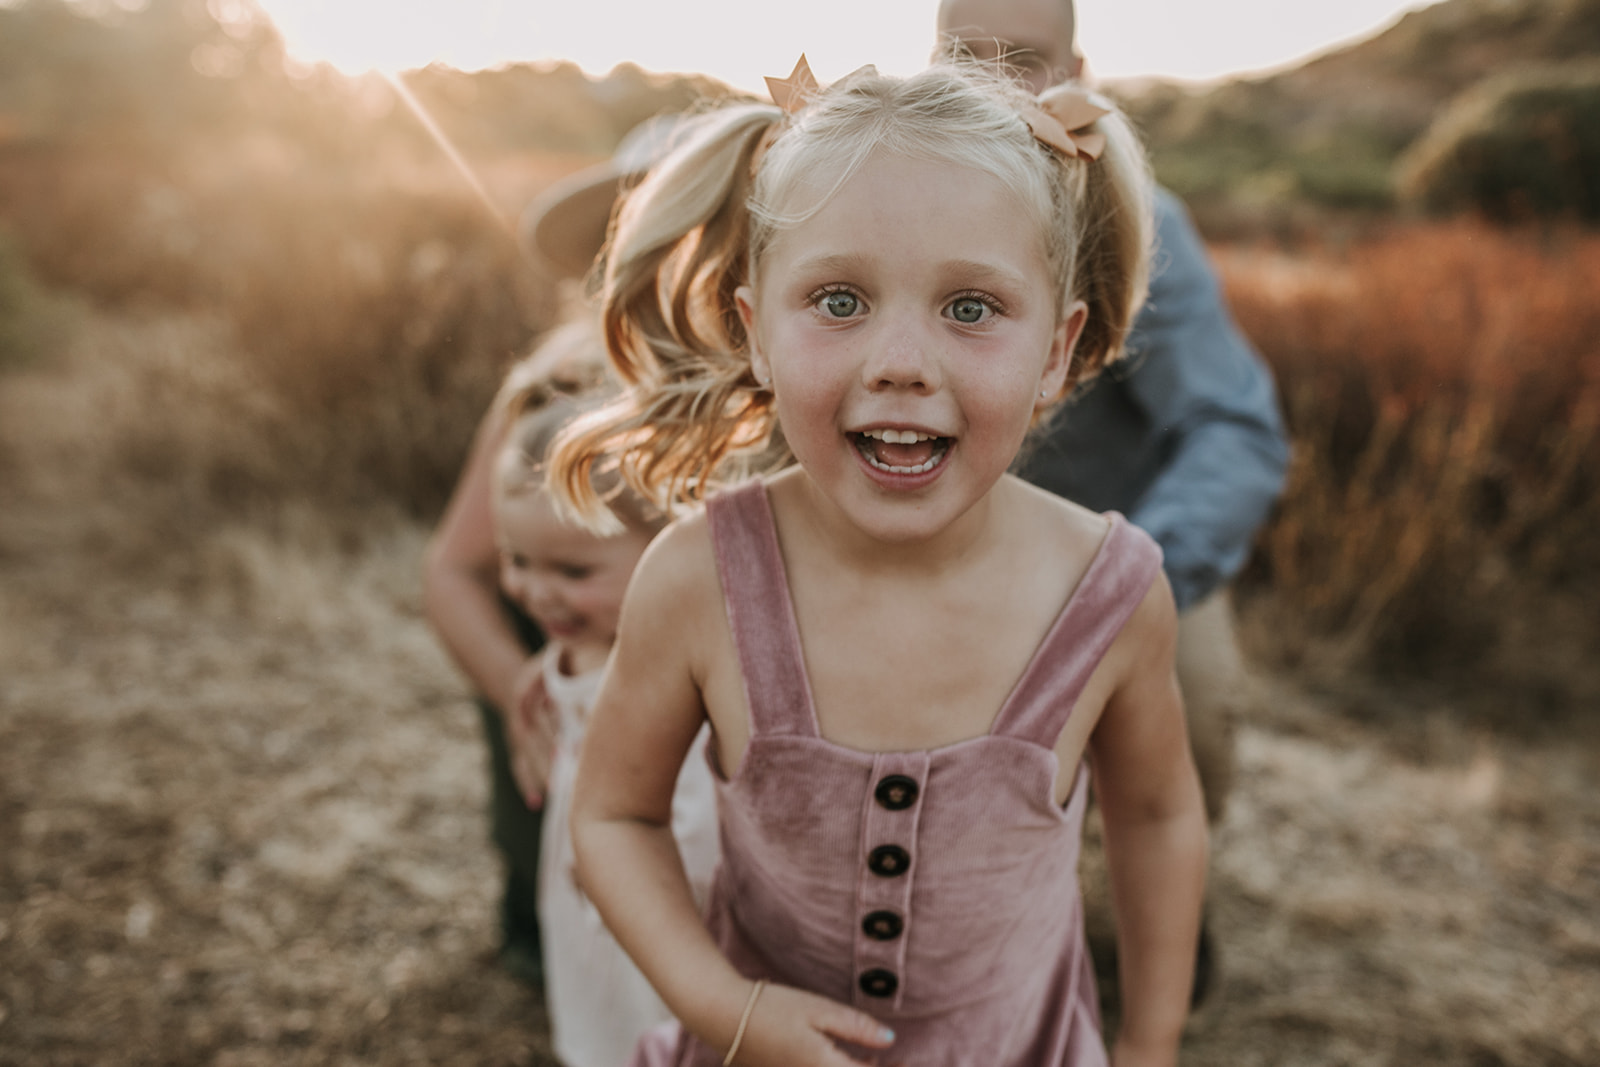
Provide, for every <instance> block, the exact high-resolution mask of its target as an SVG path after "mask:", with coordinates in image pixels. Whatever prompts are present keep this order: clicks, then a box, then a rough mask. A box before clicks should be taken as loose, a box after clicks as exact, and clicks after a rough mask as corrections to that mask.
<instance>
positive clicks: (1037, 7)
mask: <svg viewBox="0 0 1600 1067" xmlns="http://www.w3.org/2000/svg"><path fill="white" fill-rule="evenodd" d="M1076 33H1077V16H1076V13H1075V12H1074V10H1073V7H1072V0H941V2H940V4H939V38H940V41H941V42H943V43H957V44H959V45H960V46H961V47H962V48H963V49H965V50H966V51H968V52H970V53H972V54H973V55H974V56H976V57H977V58H979V59H982V60H995V59H1002V58H1003V59H1005V60H1006V62H1007V63H1009V64H1010V65H1011V67H1012V68H1013V69H1014V70H1015V71H1016V73H1017V77H1018V78H1019V79H1020V80H1021V81H1022V82H1024V83H1025V84H1026V85H1027V86H1028V88H1029V89H1031V90H1032V91H1033V92H1035V93H1038V92H1041V91H1043V90H1045V89H1048V88H1049V87H1050V86H1052V85H1056V84H1059V83H1060V82H1064V81H1068V80H1070V79H1072V78H1076V77H1077V76H1078V74H1079V73H1080V72H1081V70H1082V69H1083V60H1082V59H1081V58H1080V57H1079V56H1078V52H1077V48H1076V47H1075V44H1074V38H1075V36H1076Z"/></svg>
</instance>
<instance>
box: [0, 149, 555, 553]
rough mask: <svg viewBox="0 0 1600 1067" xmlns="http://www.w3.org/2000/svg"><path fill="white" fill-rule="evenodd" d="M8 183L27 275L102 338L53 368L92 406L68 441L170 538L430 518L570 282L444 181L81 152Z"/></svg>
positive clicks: (1, 188)
mask: <svg viewBox="0 0 1600 1067" xmlns="http://www.w3.org/2000/svg"><path fill="white" fill-rule="evenodd" d="M4 162H5V163H6V164H7V165H6V166H5V167H4V168H0V171H3V174H0V176H3V179H4V180H3V182H0V196H3V200H4V201H8V202H9V205H10V206H11V207H12V209H13V210H12V211H10V212H8V213H7V214H9V216H10V225H11V228H12V229H13V230H14V231H15V232H16V233H17V240H18V243H19V244H21V245H22V246H24V247H25V248H26V249H27V251H28V253H29V258H30V262H31V263H32V265H33V271H34V273H35V274H36V275H37V276H38V278H39V279H41V280H42V282H43V283H45V284H48V285H50V286H52V287H53V288H54V290H55V291H70V292H73V293H77V294H80V295H81V296H82V297H83V298H84V299H85V301H86V304H85V305H84V306H83V313H84V317H85V319H86V320H90V319H92V320H93V321H92V323H91V325H93V324H98V326H99V328H91V329H89V330H88V331H87V333H86V334H85V336H83V337H81V338H80V339H79V342H78V343H76V344H75V345H74V346H72V347H71V348H70V349H67V350H65V351H64V352H63V353H61V354H60V355H59V357H58V362H65V361H68V360H70V361H71V362H72V364H73V366H72V367H71V368H70V371H68V369H67V368H65V367H63V368H62V369H63V372H70V373H71V374H72V375H74V376H75V378H76V382H77V385H76V389H77V391H78V392H80V393H81V394H83V395H84V396H85V397H86V398H89V397H93V399H92V400H86V402H85V403H84V404H83V405H82V408H83V410H81V411H78V412H75V413H74V414H73V415H72V416H70V421H71V422H72V425H73V426H75V427H76V428H77V430H78V432H81V433H82V435H83V436H84V437H85V438H86V439H91V438H92V439H95V440H98V441H101V442H103V444H104V447H102V448H101V449H99V450H98V452H97V453H96V454H97V455H98V456H99V457H100V458H99V460H97V461H96V462H97V463H98V464H99V465H100V466H101V467H103V470H102V471H101V473H100V475H99V481H98V484H99V488H100V491H101V492H103V493H105V494H110V495H111V496H114V497H118V498H122V497H126V498H129V499H131V500H134V501H148V502H156V501H159V504H158V505H157V506H153V507H149V506H146V507H141V510H142V511H148V512H149V515H150V518H151V520H152V521H154V522H155V523H156V524H157V525H158V526H163V527H165V526H170V525H171V524H172V523H171V522H170V521H169V520H171V519H172V518H173V516H174V515H175V514H181V515H183V516H184V519H183V521H182V525H185V526H187V527H192V526H194V525H197V524H198V525H203V524H204V520H205V519H206V518H207V517H210V516H213V515H215V516H217V517H219V518H227V517H230V516H235V517H236V516H238V515H240V514H241V513H242V512H244V511H253V512H256V513H260V512H266V511H271V510H272V509H275V508H277V507H278V506H280V505H282V504H284V503H286V502H293V501H305V502H309V503H313V504H316V505H319V506H323V507H326V508H328V509H330V510H332V511H343V512H346V513H351V512H359V511H361V510H363V509H372V508H383V507H391V506H392V507H395V508H398V509H399V510H401V511H404V512H406V513H409V514H412V515H415V516H423V517H427V516H431V515H432V514H434V513H436V512H437V510H438V508H439V507H440V506H441V504H442V502H443V500H444V498H445V495H446V494H447V493H448V491H449V488H450V486H451V485H452V484H453V481H454V478H455V475H456V473H457V470H458V469H459V464H460V462H461V459H462V457H463V456H464V454H465V449H466V447H467V444H468V441H469V439H470V436H471V434H472V431H473V428H474V426H475V424H476V422H477V420H478V418H479V417H480V416H481V414H482V412H483V409H484V407H485V405H486V403H487V401H488V398H489V397H490V396H491V395H492V393H493V390H494V389H495V387H496V386H497V384H498V381H499V378H500V376H501V374H502V372H503V370H504V368H505V367H506V366H507V364H509V363H510V362H511V361H512V360H513V359H515V358H516V357H517V356H519V355H521V354H522V353H523V352H524V351H526V349H527V347H528V345H529V344H530V342H531V339H532V338H533V337H535V336H536V335H537V334H538V333H539V332H540V331H541V330H542V329H544V328H545V327H546V326H547V325H548V324H549V323H550V322H551V321H552V320H553V318H554V317H555V315H556V306H557V290H556V285H555V282H554V281H553V280H551V279H549V278H547V277H544V276H542V275H541V274H540V273H539V272H538V271H537V270H536V269H535V268H534V267H533V266H532V265H531V264H530V263H529V262H528V261H527V260H526V258H525V256H524V254H523V253H522V252H521V251H520V250H519V248H518V247H517V245H516V243H515V241H514V239H513V238H512V235H511V233H510V232H509V231H508V230H507V229H506V227H505V226H504V225H503V224H502V223H501V222H500V221H498V220H497V218H496V216H495V214H494V213H493V212H492V211H491V210H489V208H488V207H487V206H486V205H484V204H483V203H481V202H480V201H478V200H477V199H475V198H474V197H473V195H472V193H471V192H470V190H468V189H467V187H466V185H465V183H464V182H462V181H461V180H460V179H459V177H457V176H456V175H454V174H452V173H450V172H449V171H448V170H445V169H444V168H443V166H433V167H428V166H419V165H418V164H417V163H416V162H415V161H413V160H409V159H404V158H402V159H397V160H395V161H393V162H394V165H393V166H392V167H386V166H385V161H384V160H382V159H378V160H373V161H371V162H370V164H369V165H367V166H365V167H363V168H362V169H361V170H359V171H357V172H354V173H352V172H350V171H348V170H345V169H343V168H342V167H339V166H336V165H333V164H329V163H323V164H320V165H319V163H318V161H317V160H315V159H312V158H308V155H307V152H306V151H305V148H304V146H303V145H298V144H295V143H293V142H290V141H285V140H275V139H271V138H267V137H259V136H258V137H256V138H254V139H253V140H252V139H245V138H241V140H240V141H239V142H237V143H235V144H229V145H202V146H197V147H195V148H194V149H192V150H190V151H187V152H185V153H182V154H177V155H173V156H169V157H167V158H165V159H163V160H162V164H161V166H160V167H159V168H156V167H153V166H139V165H129V161H128V160H125V159H124V160H119V159H118V158H116V157H115V156H114V155H110V154H109V153H108V154H107V158H99V157H98V156H96V155H95V154H94V153H92V152H89V151H86V150H84V149H61V150H43V151H37V152H32V153H29V154H26V155H24V156H17V155H14V156H12V157H11V158H9V159H7V160H5V161H4ZM137 162H138V161H135V163H137ZM119 163H120V164H121V165H119ZM528 170H531V171H532V172H533V173H534V175H535V176H536V177H543V178H544V180H548V175H540V174H539V171H538V168H537V167H534V168H528ZM22 204H26V205H27V210H26V211H25V212H24V211H21V210H18V208H19V207H20V205H22ZM510 213H511V212H510V211H509V210H507V211H505V212H504V214H503V215H502V217H504V215H509V214H510ZM90 305H92V307H93V308H94V309H95V310H94V313H93V315H92V316H91V315H90V314H89V312H88V308H89V306H90ZM106 316H112V317H114V319H115V321H116V322H117V323H118V324H119V325H118V326H117V327H116V328H109V327H107V318H106ZM163 331H165V335H166V336H167V337H168V340H166V341H164V342H157V343H154V344H151V343H149V341H150V339H151V337H152V336H154V335H157V334H162V333H163ZM141 342H143V343H141ZM74 406H75V407H76V406H78V405H74ZM62 429H63V427H60V426H57V427H55V428H54V429H53V431H52V432H59V431H60V430H62Z"/></svg>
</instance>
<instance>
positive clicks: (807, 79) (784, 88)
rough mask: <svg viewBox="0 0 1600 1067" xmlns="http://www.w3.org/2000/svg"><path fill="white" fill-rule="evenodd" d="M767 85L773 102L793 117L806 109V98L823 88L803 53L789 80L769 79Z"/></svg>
mask: <svg viewBox="0 0 1600 1067" xmlns="http://www.w3.org/2000/svg"><path fill="white" fill-rule="evenodd" d="M766 83H767V92H769V93H771V94H772V102H773V103H774V104H777V105H778V106H779V107H780V108H782V109H783V110H784V111H786V112H788V113H789V114H791V115H793V114H794V113H795V112H796V111H799V110H800V109H801V108H802V107H805V105H806V97H808V96H810V95H811V94H813V93H815V92H816V91H817V90H818V89H819V88H821V86H819V85H818V84H817V77H816V75H815V74H812V73H811V64H809V63H807V62H806V57H805V53H803V52H802V53H801V54H800V61H799V62H798V63H796V64H795V65H794V70H793V71H791V72H790V74H789V76H788V77H787V78H767V79H766Z"/></svg>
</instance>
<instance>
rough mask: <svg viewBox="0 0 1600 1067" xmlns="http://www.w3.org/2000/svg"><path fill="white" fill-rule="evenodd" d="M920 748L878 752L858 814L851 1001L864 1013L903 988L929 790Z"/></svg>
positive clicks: (894, 1000) (892, 1003)
mask: <svg viewBox="0 0 1600 1067" xmlns="http://www.w3.org/2000/svg"><path fill="white" fill-rule="evenodd" d="M927 782H928V756H927V754H926V753H905V754H902V753H884V754H881V755H879V756H877V757H876V758H875V759H874V760H873V764H872V779H871V783H870V785H869V787H868V789H867V796H866V802H865V810H864V813H863V818H862V820H861V847H860V868H859V873H858V875H857V883H856V884H857V887H858V889H857V893H856V906H857V910H856V914H855V916H854V917H853V919H852V923H853V926H854V936H855V973H854V975H853V977H852V999H853V1002H854V1004H855V1005H856V1006H857V1007H859V1008H862V1009H863V1010H865V1011H872V1010H874V1009H877V1010H882V1009H883V1008H884V1007H885V1006H888V1007H889V1008H891V1009H894V1010H898V1009H899V1007H900V1005H901V1001H902V999H903V997H904V996H905V991H906V975H905V960H906V946H907V944H908V942H909V940H910V935H911V928H912V926H913V922H912V918H913V916H912V915H911V891H912V886H913V884H914V883H915V880H916V873H917V866H918V860H919V856H918V855H917V851H918V848H919V842H918V838H917V831H918V827H919V824H920V822H921V818H922V807H923V802H924V799H925V797H926V793H927Z"/></svg>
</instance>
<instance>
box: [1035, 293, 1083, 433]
mask: <svg viewBox="0 0 1600 1067" xmlns="http://www.w3.org/2000/svg"><path fill="white" fill-rule="evenodd" d="M1088 321H1089V305H1088V304H1085V303H1084V302H1083V301H1082V300H1074V301H1073V302H1072V303H1070V304H1068V305H1067V309H1066V314H1065V315H1064V316H1062V319H1061V321H1060V322H1059V323H1058V324H1057V325H1056V332H1055V333H1054V334H1053V335H1052V336H1051V338H1050V354H1049V356H1048V357H1046V359H1045V363H1044V372H1043V373H1042V374H1041V375H1040V376H1039V395H1038V396H1037V397H1036V398H1035V399H1034V403H1033V406H1034V409H1035V410H1039V409H1042V408H1047V407H1049V406H1051V405H1052V404H1054V403H1055V402H1056V401H1057V400H1059V399H1060V398H1061V397H1062V396H1063V395H1065V394H1066V393H1067V392H1068V391H1069V390H1071V389H1072V387H1073V386H1074V385H1077V384H1078V383H1077V382H1075V381H1073V380H1072V352H1073V349H1075V348H1077V347H1078V338H1080V337H1082V336H1083V327H1084V324H1085V323H1087V322H1088Z"/></svg>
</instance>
